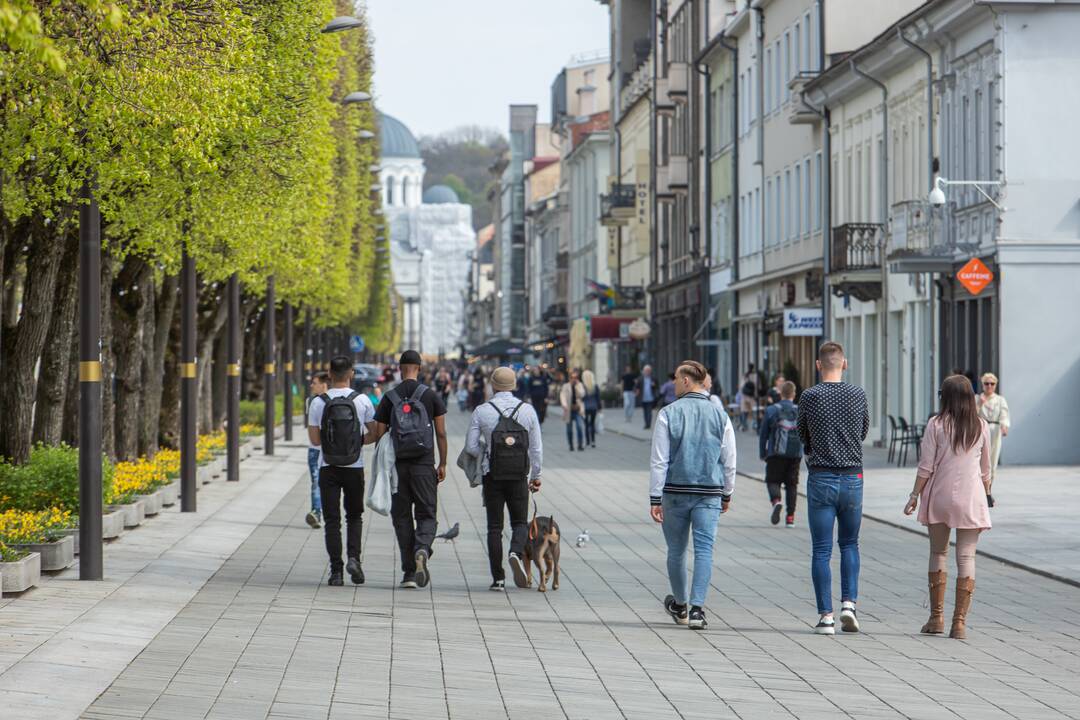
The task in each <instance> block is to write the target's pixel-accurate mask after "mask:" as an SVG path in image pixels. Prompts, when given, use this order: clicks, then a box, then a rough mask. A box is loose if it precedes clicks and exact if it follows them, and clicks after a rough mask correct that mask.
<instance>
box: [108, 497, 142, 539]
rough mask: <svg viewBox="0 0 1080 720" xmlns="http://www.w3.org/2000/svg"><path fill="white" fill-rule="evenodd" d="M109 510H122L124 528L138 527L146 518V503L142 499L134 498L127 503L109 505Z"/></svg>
mask: <svg viewBox="0 0 1080 720" xmlns="http://www.w3.org/2000/svg"><path fill="white" fill-rule="evenodd" d="M109 510H121V511H123V518H124V520H123V522H124V528H125V529H127V528H135V527H139V525H142V521H143V520H145V519H146V504H145V503H144V502H143V501H142V500H136V501H135V502H133V503H129V504H127V505H110V506H109ZM103 536H104V534H103Z"/></svg>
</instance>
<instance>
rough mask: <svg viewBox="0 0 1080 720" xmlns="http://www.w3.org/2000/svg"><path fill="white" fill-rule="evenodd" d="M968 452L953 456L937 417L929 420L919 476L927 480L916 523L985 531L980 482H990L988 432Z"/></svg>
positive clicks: (985, 427) (985, 509) (984, 429)
mask: <svg viewBox="0 0 1080 720" xmlns="http://www.w3.org/2000/svg"><path fill="white" fill-rule="evenodd" d="M980 422H981V423H982V432H981V433H980V434H979V439H978V440H976V441H975V445H974V447H972V448H971V449H970V450H964V451H961V452H959V453H958V452H956V451H955V450H953V447H952V443H951V442H950V440H949V436H948V434H947V433H946V432H945V426H944V425H945V424H944V423H943V422H942V420H941V418H940V417H934V418H931V420H930V422H929V423H927V425H926V432H925V433H924V434H923V439H922V450H921V459H920V460H919V475H923V476H929V478H930V480H929V482H927V483H926V487H925V488H923V492H922V502H921V503H920V504H919V522H921V523H922V524H923V525H934V524H937V523H944V524H946V525H948V526H949V527H950V528H959V529H976V528H980V529H984V530H985V529H988V528H989V527H990V508H989V507H987V504H986V488H985V486H984V485H983V483H984V482H988V481H989V480H990V428H989V426H988V425H987V424H986V421H985V420H980Z"/></svg>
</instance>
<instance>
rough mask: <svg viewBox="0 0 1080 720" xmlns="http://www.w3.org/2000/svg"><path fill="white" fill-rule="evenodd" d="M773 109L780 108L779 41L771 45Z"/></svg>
mask: <svg viewBox="0 0 1080 720" xmlns="http://www.w3.org/2000/svg"><path fill="white" fill-rule="evenodd" d="M772 78H773V95H772V101H773V107H774V108H777V107H780V39H779V38H777V39H776V43H775V44H774V45H773V73H772Z"/></svg>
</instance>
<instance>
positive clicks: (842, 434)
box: [799, 382, 870, 472]
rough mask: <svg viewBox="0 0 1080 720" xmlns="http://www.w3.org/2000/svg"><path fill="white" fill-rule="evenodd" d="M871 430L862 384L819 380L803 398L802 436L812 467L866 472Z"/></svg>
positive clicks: (800, 423)
mask: <svg viewBox="0 0 1080 720" xmlns="http://www.w3.org/2000/svg"><path fill="white" fill-rule="evenodd" d="M869 430H870V408H869V405H868V404H867V401H866V393H865V392H864V391H863V389H862V388H861V387H859V386H858V385H852V384H850V383H845V382H829V383H827V382H823V383H818V384H817V385H815V386H813V387H811V388H807V389H806V390H805V391H803V394H802V397H800V398H799V437H800V438H802V442H803V452H804V453H805V454H806V464H807V466H808V467H809V468H810V469H811V470H814V469H821V470H830V471H846V472H862V462H863V457H862V444H863V440H865V439H866V433H867V432H869Z"/></svg>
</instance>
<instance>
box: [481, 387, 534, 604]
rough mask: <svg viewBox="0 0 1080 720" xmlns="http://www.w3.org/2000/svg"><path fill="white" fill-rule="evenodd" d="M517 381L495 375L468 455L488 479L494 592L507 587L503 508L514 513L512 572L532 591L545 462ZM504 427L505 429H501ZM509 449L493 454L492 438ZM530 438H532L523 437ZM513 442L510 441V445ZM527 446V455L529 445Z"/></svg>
mask: <svg viewBox="0 0 1080 720" xmlns="http://www.w3.org/2000/svg"><path fill="white" fill-rule="evenodd" d="M516 387H517V378H516V377H515V375H514V371H513V370H511V369H510V368H508V367H500V368H496V369H495V371H494V372H493V373H491V389H492V390H493V391H494V395H493V396H492V398H491V400H489V401H488V402H486V403H483V404H481V405H480V406H478V407H477V408H476V410H474V411H473V415H472V422H471V423H470V424H469V433H468V435H467V436H466V437H465V452H467V453H469V454H470V455H472V456H473V457H479V458H480V463H481V465H480V467H481V471H482V473H483V476H484V485H483V492H484V507H485V508H486V509H487V540H488V560H489V563H490V566H491V578H492V583H491V587H490V588H489V589H491V590H494V591H496V592H500V591H502V590H504V589H505V587H506V572H505V570H504V569H503V562H502V554H503V537H502V534H503V516H504V513H503V507H504V506H505V507H506V510H507V511H508V512H509V513H510V557H509V561H510V569H511V571H512V572H513V573H514V584H516V585H517V586H518V587H528V586H529V581H528V577H527V576H526V575H525V565H524V562H523V561H522V553H524V552H525V542H526V541H527V540H528V521H529V492H530V491H531V492H537V491H539V490H540V469H541V465H542V464H543V459H544V447H543V441H542V440H541V437H540V421H539V420H538V419H537V417H536V412H535V411H534V410H533V408H532V406H531V405H529V404H528V403H525V402H522V401H521V400H518V399H517V398H516V397H514V389H515V388H516ZM500 423H501V427H500ZM493 433H494V434H495V435H496V436H497V437H498V438H501V439H502V440H503V443H504V445H503V446H502V447H500V448H497V449H495V450H493V449H492V434H493ZM524 435H527V439H526V438H525V437H523V436H524ZM508 441H509V442H508ZM526 444H527V450H526V449H525V447H522V446H523V445H526Z"/></svg>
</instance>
